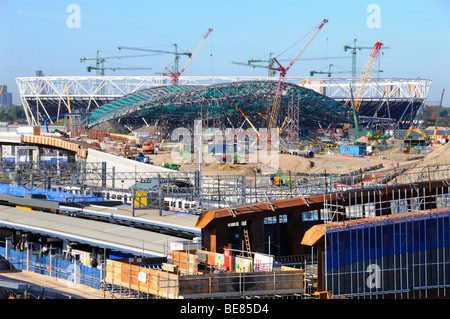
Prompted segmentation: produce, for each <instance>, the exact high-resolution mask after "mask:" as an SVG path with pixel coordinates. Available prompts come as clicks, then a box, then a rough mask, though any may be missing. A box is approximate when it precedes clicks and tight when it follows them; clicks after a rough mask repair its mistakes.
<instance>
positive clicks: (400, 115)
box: [16, 76, 431, 125]
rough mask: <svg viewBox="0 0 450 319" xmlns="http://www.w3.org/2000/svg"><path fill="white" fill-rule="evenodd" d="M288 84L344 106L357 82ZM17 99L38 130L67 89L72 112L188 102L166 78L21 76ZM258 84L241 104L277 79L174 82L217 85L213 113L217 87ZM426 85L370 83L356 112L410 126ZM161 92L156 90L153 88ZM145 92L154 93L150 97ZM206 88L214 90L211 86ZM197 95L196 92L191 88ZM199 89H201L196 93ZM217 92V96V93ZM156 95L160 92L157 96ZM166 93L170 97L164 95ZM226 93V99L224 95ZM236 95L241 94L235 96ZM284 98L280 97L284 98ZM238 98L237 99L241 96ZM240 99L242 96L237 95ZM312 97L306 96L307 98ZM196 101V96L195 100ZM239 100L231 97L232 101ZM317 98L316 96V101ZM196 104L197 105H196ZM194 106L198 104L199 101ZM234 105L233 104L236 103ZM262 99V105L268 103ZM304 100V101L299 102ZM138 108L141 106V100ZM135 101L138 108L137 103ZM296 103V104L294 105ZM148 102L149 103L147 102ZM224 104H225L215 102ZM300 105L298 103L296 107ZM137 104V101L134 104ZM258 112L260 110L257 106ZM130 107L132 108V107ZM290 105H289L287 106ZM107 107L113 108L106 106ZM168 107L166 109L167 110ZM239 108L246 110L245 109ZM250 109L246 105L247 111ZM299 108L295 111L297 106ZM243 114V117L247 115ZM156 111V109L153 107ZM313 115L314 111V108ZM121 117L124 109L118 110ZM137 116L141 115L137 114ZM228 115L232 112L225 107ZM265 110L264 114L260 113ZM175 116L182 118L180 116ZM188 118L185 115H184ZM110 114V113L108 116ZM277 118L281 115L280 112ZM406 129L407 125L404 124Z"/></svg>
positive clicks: (60, 105)
mask: <svg viewBox="0 0 450 319" xmlns="http://www.w3.org/2000/svg"><path fill="white" fill-rule="evenodd" d="M285 80H286V82H287V83H291V84H294V85H297V86H301V85H303V87H304V88H307V89H310V90H313V91H316V92H318V93H320V94H322V95H325V96H327V97H329V98H330V99H334V100H335V101H337V102H341V103H343V104H347V105H349V103H348V101H349V97H350V84H351V85H352V87H354V89H355V90H356V89H357V88H358V86H359V85H360V84H361V83H359V82H358V80H357V79H353V78H334V77H324V78H321V77H286V78H285ZM16 82H17V86H18V89H19V94H20V97H21V100H22V103H23V106H24V109H25V113H26V116H27V120H28V124H29V125H41V124H43V123H44V121H45V120H46V119H48V118H50V119H51V118H53V117H55V116H61V115H63V114H65V113H68V111H69V110H68V103H67V92H66V84H67V85H68V88H69V98H70V106H71V109H72V110H76V109H80V110H84V111H87V112H92V111H93V110H95V109H98V108H100V107H101V106H103V105H106V104H112V102H113V101H116V100H118V99H121V98H123V97H127V96H128V95H131V94H133V93H136V92H138V91H140V92H141V93H142V94H146V95H149V96H150V95H152V94H160V95H158V96H159V98H158V99H160V100H161V101H165V103H166V104H167V103H168V102H167V101H168V100H164V98H166V99H169V95H170V98H171V99H172V100H173V101H175V100H176V99H177V98H179V99H182V98H184V99H185V100H186V101H187V102H189V99H188V95H189V94H191V93H190V92H194V91H189V92H188V91H187V92H185V93H183V94H181V91H180V92H170V91H165V90H164V89H163V88H162V87H164V86H169V85H170V79H167V77H164V76H48V77H22V78H16ZM251 82H261V84H260V85H257V84H252V86H253V89H254V88H258V90H259V91H258V92H259V93H255V91H254V93H252V94H248V95H247V96H246V98H244V99H242V101H244V102H245V101H246V99H251V97H252V96H263V93H262V92H264V87H266V88H268V87H269V85H268V83H269V82H277V79H276V78H269V77H267V76H266V77H258V76H184V77H180V79H179V82H178V83H179V87H180V88H182V89H181V90H183V91H184V90H185V89H186V88H189V89H193V87H194V86H195V87H197V86H198V87H200V86H216V87H215V88H214V90H215V93H214V94H217V96H215V95H214V94H211V93H206V91H204V94H206V95H205V96H203V97H201V98H202V99H206V98H207V99H208V102H206V101H203V102H202V104H200V106H202V105H206V106H208V107H209V106H211V108H213V106H214V103H213V101H215V100H217V101H224V100H228V101H233V97H232V91H228V93H227V91H226V89H225V88H223V87H222V88H221V87H220V85H221V84H223V85H225V86H229V90H233V89H234V90H236V89H238V87H241V88H244V87H246V88H247V89H248V90H251V89H250V87H248V86H244V87H242V86H240V85H238V87H236V86H233V85H234V84H236V83H251ZM430 86H431V81H430V80H426V79H420V78H414V79H407V78H395V79H393V78H373V79H371V81H370V82H369V83H367V84H366V94H365V96H364V100H363V103H362V106H361V109H360V114H363V115H366V116H371V117H378V118H393V119H395V120H396V121H398V122H400V121H405V119H407V120H408V121H411V120H412V118H413V117H414V116H417V114H419V113H420V112H418V111H419V110H422V108H421V106H423V102H424V101H425V99H426V97H427V95H428V91H429V88H430ZM157 87H160V88H159V89H156V88H157ZM149 89H155V91H153V93H150V91H152V90H149ZM210 89H213V88H212V87H211V88H210ZM196 90H197V89H196ZM198 90H202V89H200V88H198ZM220 90H222V93H219V91H220ZM157 92H159V93H157ZM169 93H171V94H169ZM226 94H228V97H227V98H226V99H225V98H224V95H226ZM240 94H241V93H240ZM289 94H290V93H287V95H285V96H289ZM241 95H242V94H241ZM242 96H243V95H242ZM311 96H312V95H310V97H311ZM199 97H200V96H199ZM237 97H238V95H236V99H237ZM316 97H318V96H316ZM150 100H152V101H156V100H157V99H156V95H153V99H151V98H150ZM200 100H201V99H199V100H198V101H200ZM198 101H197V102H198ZM235 101H236V100H235ZM268 101H269V100H268V99H267V97H266V102H265V103H269V102H268ZM303 101H304V100H303ZM141 102H142V103H143V101H141ZM141 102H139V103H141ZM294 102H296V101H294V100H293V101H291V102H289V103H291V104H288V105H289V106H288V110H287V112H288V113H289V114H286V115H289V116H290V117H292V118H295V117H296V115H295V112H296V111H295V109H296V106H295V105H293V103H294ZM297 102H298V101H297ZM152 103H153V102H152ZM218 103H223V104H224V105H225V104H226V103H225V102H218ZM298 103H299V102H298ZM137 104H138V102H136V105H137ZM260 104H261V105H259V107H260V108H261V107H264V105H262V103H260ZM136 105H134V106H136ZM292 105H293V106H292ZM188 106H189V107H190V108H192V107H194V105H193V103H191V102H189V103H188V104H186V107H188ZM110 107H112V106H111V105H110ZM167 107H168V106H167ZM173 107H178V108H180V102H177V103H175V104H174V105H173ZM240 107H245V106H244V104H242V105H240ZM248 107H249V108H250V109H251V106H248ZM305 107H307V106H306V105H302V107H301V108H300V109H304V108H305ZM151 108H152V107H151V105H150V104H149V106H148V110H146V112H147V113H145V112H142V114H151V110H150V109H151ZM297 108H298V106H297ZM250 109H249V110H247V109H243V110H244V112H249V111H251V110H250ZM153 110H154V111H155V110H156V108H154V107H153ZM315 110H316V111H318V110H319V108H316V109H315ZM122 111H123V112H124V114H126V113H125V112H126V111H125V110H122ZM141 111H142V110H141ZM228 111H229V112H232V111H233V110H232V109H231V108H228ZM264 111H265V109H264ZM180 114H184V113H183V112H182V113H180ZM186 114H189V113H186ZM110 115H111V114H110ZM280 116H281V113H280ZM406 125H408V124H406Z"/></svg>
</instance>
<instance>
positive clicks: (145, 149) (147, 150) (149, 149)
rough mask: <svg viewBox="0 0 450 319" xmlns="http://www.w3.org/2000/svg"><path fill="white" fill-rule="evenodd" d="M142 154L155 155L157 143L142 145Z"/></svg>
mask: <svg viewBox="0 0 450 319" xmlns="http://www.w3.org/2000/svg"><path fill="white" fill-rule="evenodd" d="M142 152H144V153H150V154H154V153H155V143H154V142H153V141H152V140H150V141H147V142H144V143H142Z"/></svg>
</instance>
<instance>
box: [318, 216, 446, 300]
mask: <svg viewBox="0 0 450 319" xmlns="http://www.w3.org/2000/svg"><path fill="white" fill-rule="evenodd" d="M326 236H327V247H326V252H325V256H324V257H325V259H326V262H325V263H324V268H323V271H324V279H325V282H326V285H327V287H326V288H327V290H328V291H331V292H332V294H333V295H335V296H339V295H346V296H355V297H356V296H367V295H370V294H392V293H410V294H416V293H417V292H418V291H425V290H430V289H436V288H439V289H441V288H443V289H447V288H450V212H448V211H447V212H439V213H433V214H423V215H419V216H415V217H409V218H398V219H397V220H395V221H392V220H391V221H389V220H385V221H376V222H375V221H374V222H369V223H365V224H360V225H355V226H348V227H345V228H341V229H334V230H332V231H327V233H326Z"/></svg>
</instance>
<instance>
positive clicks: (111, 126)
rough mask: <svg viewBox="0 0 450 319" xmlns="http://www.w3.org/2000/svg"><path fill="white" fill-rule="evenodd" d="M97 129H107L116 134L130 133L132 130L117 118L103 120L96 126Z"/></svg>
mask: <svg viewBox="0 0 450 319" xmlns="http://www.w3.org/2000/svg"><path fill="white" fill-rule="evenodd" d="M94 129H96V130H106V131H109V132H110V133H115V134H129V133H130V130H129V129H127V128H126V127H125V126H123V125H122V124H120V123H119V122H117V121H115V120H110V121H107V122H103V123H100V124H97V125H95V126H94Z"/></svg>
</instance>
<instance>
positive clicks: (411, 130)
mask: <svg viewBox="0 0 450 319" xmlns="http://www.w3.org/2000/svg"><path fill="white" fill-rule="evenodd" d="M411 132H417V133H419V134H420V135H422V137H423V139H424V140H425V141H427V142H429V141H430V137H429V136H428V135H427V134H425V132H424V131H422V130H419V129H418V128H414V127H412V126H411V127H410V128H409V129H408V131H407V132H406V135H405V137H404V140H408V139H409V138H410V134H411Z"/></svg>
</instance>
